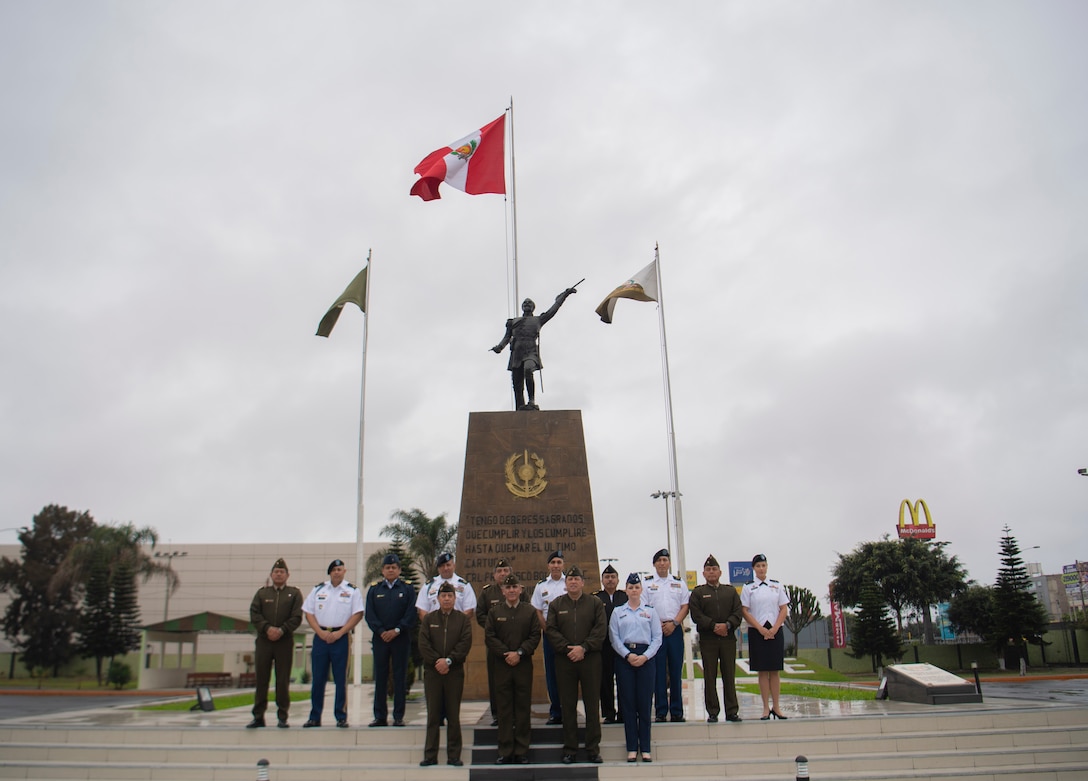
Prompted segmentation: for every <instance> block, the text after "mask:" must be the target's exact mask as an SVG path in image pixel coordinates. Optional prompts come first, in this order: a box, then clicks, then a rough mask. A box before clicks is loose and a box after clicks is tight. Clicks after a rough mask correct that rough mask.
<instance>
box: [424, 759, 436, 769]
mask: <svg viewBox="0 0 1088 781" xmlns="http://www.w3.org/2000/svg"><path fill="white" fill-rule="evenodd" d="M437 764H438V760H437V759H425V760H423V761H422V762H420V763H419V766H420V767H430V766H431V765H437Z"/></svg>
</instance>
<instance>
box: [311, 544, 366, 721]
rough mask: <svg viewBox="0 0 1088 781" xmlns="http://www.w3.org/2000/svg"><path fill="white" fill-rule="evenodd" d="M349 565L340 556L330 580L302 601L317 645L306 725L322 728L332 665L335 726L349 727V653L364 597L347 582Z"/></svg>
mask: <svg viewBox="0 0 1088 781" xmlns="http://www.w3.org/2000/svg"><path fill="white" fill-rule="evenodd" d="M346 573H347V567H345V566H344V562H342V561H340V559H336V560H335V561H333V562H332V563H331V564H329V569H328V575H329V579H328V580H327V581H325V582H324V583H318V584H317V585H316V586H314V589H313V591H311V592H310V595H309V596H308V597H306V601H305V602H304V603H303V604H302V612H303V614H305V616H306V623H308V624H309V625H310V628H311V629H313V630H314V647H313V650H312V651H311V652H310V659H311V661H312V662H313V671H314V680H313V687H312V688H311V689H310V719H309V721H307V722H306V723H305V724H303V725H302V726H303V727H320V726H321V712H322V711H323V710H324V709H325V684H327V683H328V681H329V667H330V666H331V667H332V679H333V681H335V682H336V699H335V701H334V704H333V713H334V715H335V716H336V726H337V727H340V728H345V727H347V726H348V705H347V699H348V689H347V677H348V652H349V651H350V650H351V644H350V640H349V639H348V638H349V637H350V636H351V630H352V629H354V628H355V625H356V624H358V623H359V622H360V621H361V620H362V618H363V596H362V594H360V593H359V589H357V588H356V587H355V586H354V585H353V584H351V583H346V582H344V575H345V574H346Z"/></svg>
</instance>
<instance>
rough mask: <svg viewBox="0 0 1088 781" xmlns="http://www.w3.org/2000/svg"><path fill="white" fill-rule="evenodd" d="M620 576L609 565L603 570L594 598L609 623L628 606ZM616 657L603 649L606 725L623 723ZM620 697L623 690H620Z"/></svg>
mask: <svg viewBox="0 0 1088 781" xmlns="http://www.w3.org/2000/svg"><path fill="white" fill-rule="evenodd" d="M619 584H620V574H619V573H618V572H616V568H615V567H613V566H612V565H611V564H609V565H608V566H607V567H605V568H604V569H603V570H601V590H600V591H598V592H596V593H595V594H594V595H593V596H595V597H597V599H599V600H601V602H603V603H604V616H605V619H606V620H607V621H608V622H611V621H612V611H613V610H615V609H616V608H617V607H619V606H620V605H626V604H627V592H626V591H621V590H620V589H619ZM616 693H617V692H616V655H615V653H613V652H612V650H611V649H610V648H609V646H608V644H607V643H606V644H605V647H604V648H602V649H601V714H602V715H603V716H604V723H605V724H615V723H616V722H617V721H623V716H622V715H618V714H622V711H623V706H622V705H621V706H620V708H619V711H617V710H616ZM619 695H620V697H622V696H623V690H622V689H620V690H619Z"/></svg>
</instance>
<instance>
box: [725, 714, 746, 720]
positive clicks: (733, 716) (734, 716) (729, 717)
mask: <svg viewBox="0 0 1088 781" xmlns="http://www.w3.org/2000/svg"><path fill="white" fill-rule="evenodd" d="M725 720H726V721H744V719H742V718H741V717H740V716H738V715H737V714H735V713H734V714H733V715H732V716H726V717H725Z"/></svg>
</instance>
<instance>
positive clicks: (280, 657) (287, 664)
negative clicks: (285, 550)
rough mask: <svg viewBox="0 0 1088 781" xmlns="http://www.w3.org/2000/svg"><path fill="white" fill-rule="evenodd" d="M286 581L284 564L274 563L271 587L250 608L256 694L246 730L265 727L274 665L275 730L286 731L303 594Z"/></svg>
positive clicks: (257, 594) (261, 589) (286, 575)
mask: <svg viewBox="0 0 1088 781" xmlns="http://www.w3.org/2000/svg"><path fill="white" fill-rule="evenodd" d="M288 577H290V573H289V572H288V571H287V563H286V562H284V560H283V559H276V563H275V564H273V565H272V572H271V573H270V578H271V580H272V585H271V586H265V587H264V588H259V589H257V593H256V594H254V595H253V602H252V603H250V606H249V620H250V623H252V624H253V626H255V627H257V647H256V652H255V653H254V656H253V661H254V663H255V664H256V667H257V691H256V692H255V693H254V695H253V721H251V722H249V724H247V725H246V727H248V728H249V729H255V728H257V727H263V726H264V712H265V710H266V709H267V708H268V681H269V680H270V679H271V677H272V665H273V663H274V664H275V665H276V717H277V724H276V726H277V727H283V728H286V727H287V711H288V710H289V709H290V708H291V688H290V687H291V661H292V659H293V658H294V655H295V630H296V629H298V628H299V626H301V624H302V592H301V591H299V590H298V589H297V588H295V587H294V586H288V585H287V578H288Z"/></svg>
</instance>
